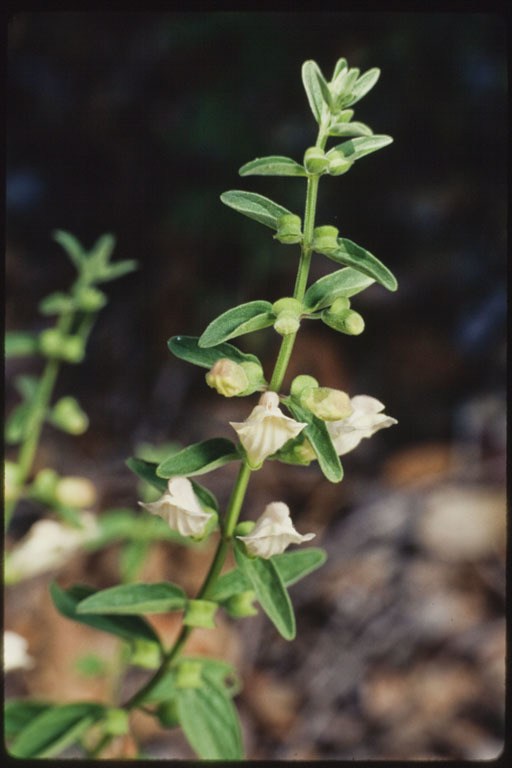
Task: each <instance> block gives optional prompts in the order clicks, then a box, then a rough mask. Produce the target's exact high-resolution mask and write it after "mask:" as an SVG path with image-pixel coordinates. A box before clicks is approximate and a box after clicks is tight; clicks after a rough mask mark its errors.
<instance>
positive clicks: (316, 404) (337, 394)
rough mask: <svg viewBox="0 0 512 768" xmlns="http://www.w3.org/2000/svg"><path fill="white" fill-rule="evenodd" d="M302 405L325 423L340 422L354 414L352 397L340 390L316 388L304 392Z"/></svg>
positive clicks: (301, 400)
mask: <svg viewBox="0 0 512 768" xmlns="http://www.w3.org/2000/svg"><path fill="white" fill-rule="evenodd" d="M300 402H301V405H303V406H304V407H305V408H308V410H310V411H311V413H314V415H315V416H318V418H319V419H322V420H323V421H339V419H344V418H345V416H349V415H350V414H351V413H352V406H351V405H350V397H349V396H348V395H347V393H346V392H342V391H341V390H340V389H331V388H330V387H315V388H313V389H310V390H307V389H306V390H304V391H303V393H302V396H301V398H300Z"/></svg>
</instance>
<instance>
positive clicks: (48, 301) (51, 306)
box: [39, 291, 75, 315]
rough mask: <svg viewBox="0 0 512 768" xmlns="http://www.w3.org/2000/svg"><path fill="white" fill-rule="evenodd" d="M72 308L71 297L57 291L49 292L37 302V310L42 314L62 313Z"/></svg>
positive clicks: (73, 306)
mask: <svg viewBox="0 0 512 768" xmlns="http://www.w3.org/2000/svg"><path fill="white" fill-rule="evenodd" d="M74 308H75V302H74V301H73V297H72V296H69V295H68V294H66V293H61V292H59V291H57V292H56V293H50V295H49V296H45V298H44V299H42V300H41V301H40V302H39V311H40V312H41V314H42V315H62V314H64V313H65V312H71V311H72V310H73V309H74Z"/></svg>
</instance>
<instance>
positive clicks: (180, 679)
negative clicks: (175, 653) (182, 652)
mask: <svg viewBox="0 0 512 768" xmlns="http://www.w3.org/2000/svg"><path fill="white" fill-rule="evenodd" d="M196 602H197V601H196ZM203 602H205V601H203ZM201 668H202V664H201V662H200V661H182V662H181V663H180V665H179V667H178V674H177V675H176V688H200V687H201V686H202V684H203V683H202V680H201Z"/></svg>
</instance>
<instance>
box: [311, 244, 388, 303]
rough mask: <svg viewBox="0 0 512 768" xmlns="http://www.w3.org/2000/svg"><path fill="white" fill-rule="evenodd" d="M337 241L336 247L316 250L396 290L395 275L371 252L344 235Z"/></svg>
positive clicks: (385, 286)
mask: <svg viewBox="0 0 512 768" xmlns="http://www.w3.org/2000/svg"><path fill="white" fill-rule="evenodd" d="M337 243H338V247H337V248H329V249H327V248H326V249H320V250H318V252H319V253H323V254H324V256H327V258H328V259H331V261H335V262H336V263H338V264H345V265H346V266H348V267H352V268H353V269H355V270H357V271H358V272H361V273H362V274H363V275H367V277H371V278H373V279H372V282H373V281H374V280H375V281H376V282H377V283H380V285H382V286H383V287H384V288H387V290H388V291H396V289H397V287H398V284H397V281H396V277H395V276H394V274H393V273H392V272H391V270H390V269H388V268H387V267H386V265H385V264H383V263H382V261H380V260H379V259H378V258H377V257H376V256H374V255H373V253H370V251H367V250H366V248H362V247H361V246H360V245H356V243H353V242H352V240H348V239H347V238H346V237H339V238H338V239H337ZM313 247H314V246H313ZM321 279H324V278H321Z"/></svg>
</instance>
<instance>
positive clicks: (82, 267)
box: [53, 229, 137, 284]
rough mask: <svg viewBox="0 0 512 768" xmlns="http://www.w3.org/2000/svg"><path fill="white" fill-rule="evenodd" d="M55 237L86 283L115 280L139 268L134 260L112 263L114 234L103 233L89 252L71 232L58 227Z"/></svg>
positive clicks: (114, 242)
mask: <svg viewBox="0 0 512 768" xmlns="http://www.w3.org/2000/svg"><path fill="white" fill-rule="evenodd" d="M53 239H54V240H55V241H56V242H57V243H59V245H61V246H62V248H63V249H64V250H65V251H66V253H67V255H68V256H69V258H70V260H71V262H72V263H73V265H74V266H75V268H76V270H77V272H78V274H79V277H80V278H81V279H82V281H83V282H84V283H86V284H92V283H104V282H107V281H109V280H115V279H116V278H118V277H121V276H122V275H126V274H128V273H129V272H133V270H134V269H136V268H137V262H136V261H134V260H125V261H118V262H116V263H115V264H111V263H110V257H111V255H112V252H113V250H114V246H115V244H116V241H115V237H113V235H110V234H105V235H102V236H101V237H100V238H99V239H98V240H97V241H96V243H95V244H94V246H93V247H92V249H91V251H89V252H87V251H86V250H85V249H84V247H83V246H82V245H81V243H80V242H79V241H78V240H77V238H76V237H74V235H72V234H71V233H70V232H65V231H64V230H61V229H57V230H56V231H55V232H54V233H53Z"/></svg>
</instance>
